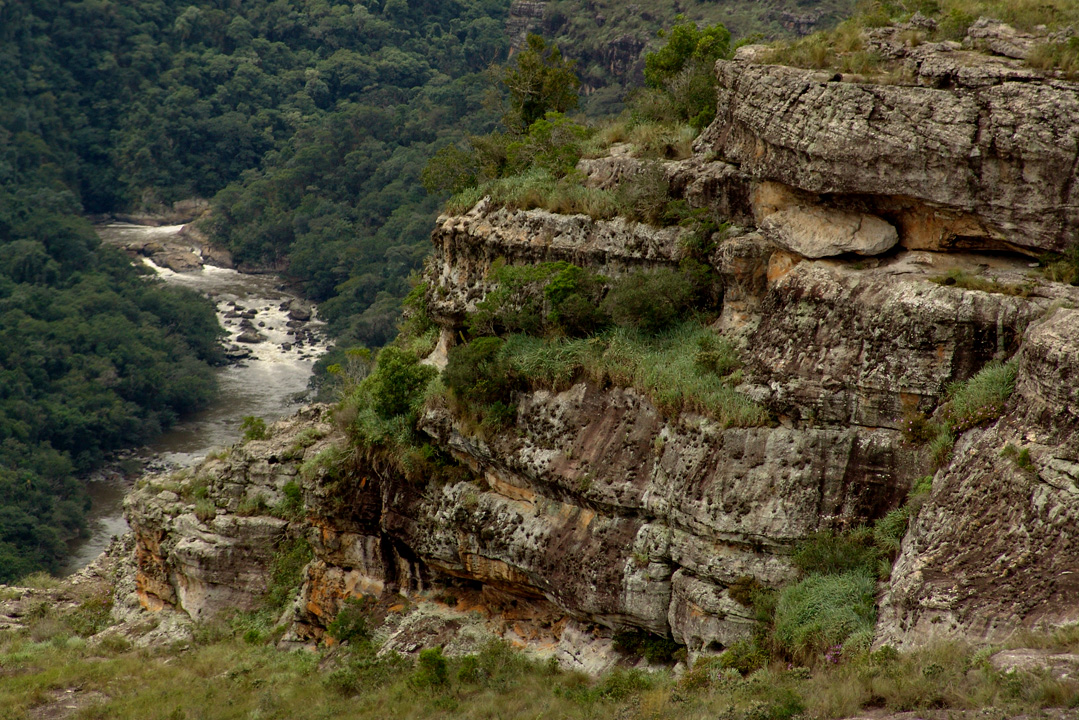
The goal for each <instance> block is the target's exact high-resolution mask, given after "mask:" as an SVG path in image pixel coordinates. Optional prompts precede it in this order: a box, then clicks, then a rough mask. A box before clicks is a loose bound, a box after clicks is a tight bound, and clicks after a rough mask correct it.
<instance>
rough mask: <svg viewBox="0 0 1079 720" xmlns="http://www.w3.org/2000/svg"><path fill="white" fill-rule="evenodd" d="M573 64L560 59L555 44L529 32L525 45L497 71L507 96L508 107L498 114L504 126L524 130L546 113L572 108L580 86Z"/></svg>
mask: <svg viewBox="0 0 1079 720" xmlns="http://www.w3.org/2000/svg"><path fill="white" fill-rule="evenodd" d="M576 64H577V63H576V61H575V60H567V59H565V58H563V57H562V52H561V51H560V50H559V49H558V46H556V45H548V44H547V42H546V41H545V40H544V39H543V38H542V37H540V36H539V35H534V34H530V35H529V36H528V47H527V48H525V49H524V50H522V51H521V52H520V53H518V54H517V56H516V58H515V60H514V62H512V63H509V64H507V65H506V66H505V67H503V68H502V70H501V81H502V84H503V85H504V86H505V88H506V90H507V91H508V92H509V96H510V108H509V110H508V111H507V112H506V113H505V114H504V115H503V116H502V122H503V123H504V124H505V125H506V127H507V128H509V129H510V130H511V131H513V132H517V133H524V132H526V131H527V130H528V128H529V127H531V125H532V123H534V122H536V120H539V119H540V118H542V117H543V116H545V115H546V114H547V113H548V112H551V111H554V112H559V113H565V112H568V111H569V110H573V109H574V108H576V107H577V103H578V97H577V90H578V88H580V86H581V81H580V79H578V77H577V74H576V73H575V72H574V69H573V68H574V66H575V65H576Z"/></svg>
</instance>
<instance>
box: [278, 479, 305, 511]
mask: <svg viewBox="0 0 1079 720" xmlns="http://www.w3.org/2000/svg"><path fill="white" fill-rule="evenodd" d="M281 495H282V496H283V497H282V499H281V502H279V503H277V505H275V506H274V508H273V514H274V515H276V516H277V517H279V518H286V519H298V518H299V517H300V516H301V515H302V514H303V509H304V502H303V488H302V487H300V484H299V483H298V482H296V481H295V480H289V481H288V482H287V483H285V485H284V487H282V488H281Z"/></svg>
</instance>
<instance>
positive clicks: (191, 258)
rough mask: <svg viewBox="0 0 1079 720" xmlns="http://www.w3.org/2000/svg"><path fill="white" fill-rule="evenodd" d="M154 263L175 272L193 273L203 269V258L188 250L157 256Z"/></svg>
mask: <svg viewBox="0 0 1079 720" xmlns="http://www.w3.org/2000/svg"><path fill="white" fill-rule="evenodd" d="M153 261H154V262H155V263H157V264H158V265H161V266H163V267H167V268H168V269H169V270H172V271H173V272H178V273H182V272H191V271H192V270H198V269H200V268H201V267H202V258H200V257H199V256H198V255H196V254H195V253H193V252H190V251H188V250H175V251H171V252H165V253H161V254H158V255H155V256H154V258H153Z"/></svg>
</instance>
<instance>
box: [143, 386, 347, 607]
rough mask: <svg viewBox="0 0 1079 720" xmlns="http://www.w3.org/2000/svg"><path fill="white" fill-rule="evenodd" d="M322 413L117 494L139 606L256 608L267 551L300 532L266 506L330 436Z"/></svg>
mask: <svg viewBox="0 0 1079 720" xmlns="http://www.w3.org/2000/svg"><path fill="white" fill-rule="evenodd" d="M325 412H326V408H325V407H323V406H311V407H309V408H306V409H304V410H303V411H301V412H300V413H298V414H297V415H295V416H293V418H291V419H290V420H289V421H283V422H282V423H280V424H279V425H278V426H277V427H276V428H275V432H274V434H273V435H272V437H271V438H270V439H269V440H251V441H249V442H247V443H246V444H243V445H238V446H235V447H233V448H232V449H231V450H230V451H229V452H228V453H227V454H226V455H225V456H224V457H220V458H210V459H208V460H207V461H205V462H204V463H203V464H202V465H200V466H199V467H198V468H197V469H196V470H195V471H194V473H193V474H188V475H183V474H181V475H180V476H170V475H157V476H150V477H148V478H145V479H144V480H143V482H142V484H141V487H138V488H136V490H134V491H133V492H132V493H131V494H130V495H129V496H128V497H127V498H126V500H125V502H124V510H125V516H126V517H127V519H128V523H129V524H130V525H131V529H132V532H133V533H134V535H135V540H136V548H135V565H136V569H137V572H136V578H135V582H136V593H137V596H138V599H139V601H140V602H141V604H142V605H143V607H145V608H147V609H149V610H155V611H156V610H161V609H164V608H176V609H182V610H183V611H184V612H186V613H187V614H188V615H190V616H191V617H192V618H194V619H205V618H208V617H212V616H213V615H215V614H217V613H219V612H221V611H222V610H226V609H229V608H239V609H253V608H255V607H257V605H258V602H259V601H260V599H261V597H262V595H263V594H264V593H265V592H266V588H267V585H268V579H269V577H270V573H271V571H272V570H271V569H272V559H273V556H274V553H275V552H276V551H277V550H278V549H279V546H280V544H281V543H282V542H284V541H286V540H287V539H288V538H289V537H292V536H295V535H296V534H297V533H298V532H300V531H299V530H298V529H297V528H296V527H295V526H294V524H293V523H290V521H289V520H288V519H286V518H281V517H275V516H274V515H273V514H272V513H271V509H272V508H273V507H274V506H276V505H278V504H279V503H281V502H282V501H283V500H284V495H283V488H284V487H285V485H286V484H287V483H289V482H295V481H296V480H297V479H298V476H299V465H300V463H301V462H302V460H303V459H304V457H305V456H306V455H308V454H315V453H317V452H318V451H320V450H322V449H324V448H325V447H326V446H327V445H328V444H329V443H330V442H331V440H329V439H323V438H325V437H326V436H329V435H331V433H332V431H333V428H332V426H330V425H327V424H326V423H325V421H324V418H323V416H324V413H325ZM338 440H339V438H338Z"/></svg>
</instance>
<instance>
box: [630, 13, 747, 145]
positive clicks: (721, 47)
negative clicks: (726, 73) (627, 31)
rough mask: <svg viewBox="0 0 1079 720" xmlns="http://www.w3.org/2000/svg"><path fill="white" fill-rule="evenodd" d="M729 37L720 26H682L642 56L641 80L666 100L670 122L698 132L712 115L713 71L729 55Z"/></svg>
mask: <svg viewBox="0 0 1079 720" xmlns="http://www.w3.org/2000/svg"><path fill="white" fill-rule="evenodd" d="M730 41H731V34H730V32H728V31H727V28H725V27H724V26H723V25H722V24H716V25H713V26H711V27H705V28H698V27H697V25H696V23H693V22H686V23H682V24H679V25H675V26H674V27H672V28H671V29H670V31H669V33H667V44H666V45H664V46H663V47H662V48H660V49H659V50H657V51H656V52H653V53H648V54H647V55H645V58H644V62H645V66H644V78H645V82H646V83H647V84H648V85H649V86H650V87H652V88H657V89H662V91H663V92H664V93H665V94H666V95H667V97H668V98H669V108H670V111H671V114H672V115H673V116H674V118H676V119H678V120H682V121H688V122H689V124H690V125H691V126H692V127H693V128H695V129H696V130H698V131H700V130H702V129H704V128H705V127H707V125H708V124H709V123H710V122H712V120H713V119H714V118H715V114H716V88H715V79H714V78H713V77H712V72H713V67H714V65H715V62H716V60H718V59H719V58H724V57H728V56H729V55H730Z"/></svg>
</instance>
